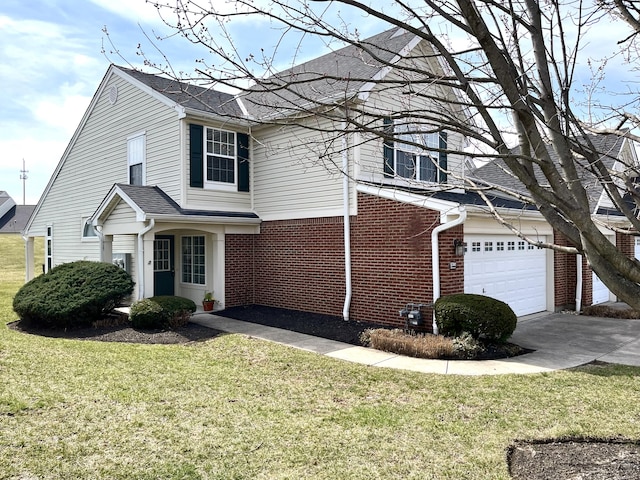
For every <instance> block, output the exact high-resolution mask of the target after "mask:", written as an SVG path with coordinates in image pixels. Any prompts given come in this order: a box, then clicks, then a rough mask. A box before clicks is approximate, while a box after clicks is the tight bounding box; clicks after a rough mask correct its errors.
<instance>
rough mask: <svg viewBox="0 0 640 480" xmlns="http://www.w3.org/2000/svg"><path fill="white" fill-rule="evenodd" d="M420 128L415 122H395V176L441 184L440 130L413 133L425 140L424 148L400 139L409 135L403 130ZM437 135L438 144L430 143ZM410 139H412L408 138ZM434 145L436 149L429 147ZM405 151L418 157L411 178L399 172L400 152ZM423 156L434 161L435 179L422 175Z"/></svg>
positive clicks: (429, 160)
mask: <svg viewBox="0 0 640 480" xmlns="http://www.w3.org/2000/svg"><path fill="white" fill-rule="evenodd" d="M418 128H419V126H418V125H416V124H414V123H410V122H409V123H407V122H402V123H399V122H398V121H396V122H394V124H393V129H394V141H393V171H394V177H396V178H401V179H406V180H409V181H416V182H421V183H425V184H431V185H437V184H439V181H438V179H439V177H440V164H439V162H440V158H439V155H438V151H437V149H438V148H439V142H440V135H439V134H438V132H431V133H413V134H411V135H412V136H420V137H421V140H423V142H424V143H425V145H424V147H423V148H419V147H417V146H415V145H409V144H406V143H403V142H401V141H399V140H400V139H402V137H403V136H407V135H406V134H403V131H407V130H409V131H411V130H417V129H418ZM434 137H435V140H436V142H437V143H436V145H435V146H433V145H428V143H429V140H433V138H434ZM407 140H410V139H407ZM415 143H419V142H415ZM430 146H431V147H433V148H435V150H431V149H430V148H429V147H430ZM399 151H400V152H404V153H408V154H410V155H415V156H416V157H417V160H416V164H415V178H409V177H405V176H402V175H399V174H398V173H397V172H398V171H399V168H398V152H399ZM423 157H424V158H426V159H427V161H428V162H431V163H433V168H434V169H435V176H436V179H435V180H423V179H422V178H419V177H420V173H421V171H422V168H421V167H422V162H423Z"/></svg>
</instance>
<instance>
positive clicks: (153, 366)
mask: <svg viewBox="0 0 640 480" xmlns="http://www.w3.org/2000/svg"><path fill="white" fill-rule="evenodd" d="M6 248H7V246H6V244H5V240H4V237H0V251H2V252H6V250H5V249H6ZM15 255H19V251H16V253H15ZM5 258H8V257H5ZM1 268H2V272H3V276H2V278H3V280H2V293H1V297H0V314H1V315H2V318H3V319H4V320H5V322H6V321H11V320H13V319H14V318H15V314H13V312H12V311H11V295H12V293H13V292H15V291H16V290H17V289H18V288H19V285H20V283H21V282H22V276H23V274H22V272H20V271H19V268H21V267H20V265H19V262H17V263H16V264H15V265H14V266H13V267H12V268H14V269H16V271H15V272H13V273H11V272H10V273H7V269H6V268H5V267H4V266H2V267H1ZM0 380H1V381H0V478H3V479H4V478H7V479H13V478H15V479H18V478H20V479H22V478H24V479H36V478H37V479H58V478H65V479H66V478H74V479H76V478H83V479H84V478H91V479H94V478H97V479H100V478H104V479H158V478H161V479H200V478H201V479H217V478H219V479H229V478H231V479H301V478H305V479H306V478H317V479H334V478H335V479H352V478H353V479H375V478H384V479H389V478H402V479H405V478H407V479H412V478H414V479H482V480H485V479H505V480H506V479H508V478H509V476H508V473H507V468H506V463H505V450H506V448H507V446H508V445H509V444H510V443H511V442H512V441H513V440H514V439H534V438H535V439H540V438H548V437H555V436H567V435H582V436H597V437H610V436H624V437H631V438H638V437H640V402H638V397H639V396H640V369H638V368H631V367H623V366H590V367H585V368H581V369H577V370H574V371H562V372H555V373H549V374H539V375H528V376H517V375H505V376H495V377H459V376H438V375H425V374H419V373H412V372H403V371H395V370H387V369H379V368H373V367H366V366H362V365H355V364H350V363H346V362H341V361H337V360H333V359H330V358H327V357H323V356H320V355H315V354H311V353H307V352H303V351H300V350H296V349H293V348H288V347H284V346H280V345H276V344H271V343H268V342H263V341H259V340H256V339H251V338H245V337H243V336H241V335H225V336H221V337H218V338H216V339H213V340H211V341H208V342H205V343H199V344H195V345H190V346H185V345H131V344H115V343H114V344H108V343H100V342H87V341H71V340H61V339H51V338H41V337H37V336H31V335H25V334H20V333H17V332H15V331H12V330H10V329H7V328H6V327H4V326H3V327H0Z"/></svg>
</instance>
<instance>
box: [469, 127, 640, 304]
mask: <svg viewBox="0 0 640 480" xmlns="http://www.w3.org/2000/svg"><path fill="white" fill-rule="evenodd" d="M589 141H590V142H591V144H592V145H593V147H594V148H595V149H596V150H597V151H598V152H601V159H602V162H603V164H604V166H605V167H606V168H607V169H608V170H609V171H617V172H620V173H626V174H627V175H631V176H634V177H635V176H636V174H635V173H633V171H634V169H635V168H636V167H637V166H638V164H639V163H638V158H637V153H636V149H635V146H634V143H633V142H632V141H631V140H629V139H628V138H625V137H622V136H617V135H612V134H602V135H590V136H589ZM547 148H548V151H549V154H550V156H551V159H552V160H558V156H557V154H556V153H555V152H554V150H553V148H552V146H551V145H549V146H548V147H547ZM534 171H535V174H536V178H537V179H538V183H539V184H540V185H545V184H546V179H545V178H544V175H543V174H542V172H541V171H540V169H539V168H537V167H536V168H535V170H534ZM629 171H631V173H628V172H629ZM468 175H469V176H470V177H473V178H474V179H475V180H476V182H481V183H482V182H484V183H485V184H486V185H489V186H491V185H493V186H500V187H502V188H503V189H506V190H508V191H511V192H515V193H523V194H527V192H526V188H525V187H524V185H523V184H522V183H521V182H520V181H519V180H518V179H517V178H516V177H515V176H514V175H513V174H511V173H510V172H508V170H507V169H506V167H505V165H504V162H502V161H501V160H496V161H493V162H490V163H488V164H486V165H484V166H482V167H480V168H477V169H475V170H474V171H473V172H470V173H468ZM581 180H582V183H583V185H584V187H585V189H586V192H587V197H588V201H589V208H590V210H591V212H592V215H593V216H594V218H598V219H599V220H601V222H600V224H601V225H605V224H608V225H612V226H614V227H617V228H622V229H624V228H626V229H628V228H629V227H630V226H631V225H630V222H629V221H628V220H627V219H626V218H625V217H624V216H623V215H622V214H621V213H620V212H618V211H617V209H616V208H614V205H613V203H612V202H611V199H610V198H609V197H608V196H607V194H606V192H605V191H604V189H603V187H602V184H601V183H600V182H599V181H598V179H597V178H596V177H595V176H594V175H593V174H592V173H590V172H588V171H587V170H582V174H581ZM498 195H505V194H500V193H498ZM506 196H507V197H508V195H506ZM600 229H601V231H602V232H603V233H604V234H605V236H606V237H607V238H608V239H609V241H610V242H611V243H613V244H614V245H616V246H617V247H618V248H619V249H620V250H621V251H622V252H624V253H626V254H627V255H628V256H630V257H636V258H640V238H638V237H635V236H631V235H625V234H621V233H616V232H614V231H613V230H610V229H607V228H605V227H604V226H601V227H600ZM553 241H554V242H555V243H556V244H557V245H564V246H571V244H570V243H569V242H568V240H567V238H566V237H564V236H563V235H562V234H561V233H559V232H554V236H553ZM483 248H484V246H483ZM553 269H554V272H553V273H554V279H555V281H554V296H555V302H554V303H555V308H556V309H561V308H571V309H573V308H576V305H578V306H579V307H584V306H589V305H594V304H600V303H605V302H608V301H615V300H616V297H615V296H614V295H613V294H612V293H611V292H610V291H609V289H608V288H607V286H606V285H605V284H604V283H602V281H601V280H600V279H599V278H598V276H597V275H596V274H595V273H593V272H592V271H591V268H590V267H589V265H588V264H587V262H586V261H583V259H582V256H580V255H571V254H566V253H561V252H555V253H554V263H553ZM465 291H473V288H472V287H471V286H469V285H467V284H465Z"/></svg>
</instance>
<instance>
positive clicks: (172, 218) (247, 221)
mask: <svg viewBox="0 0 640 480" xmlns="http://www.w3.org/2000/svg"><path fill="white" fill-rule="evenodd" d="M148 217H149V218H153V219H154V220H155V221H156V224H157V223H158V222H170V223H183V224H184V223H186V224H194V223H208V224H216V225H260V224H261V223H262V220H261V219H260V218H239V217H225V216H201V215H198V216H195V215H153V214H150V215H148Z"/></svg>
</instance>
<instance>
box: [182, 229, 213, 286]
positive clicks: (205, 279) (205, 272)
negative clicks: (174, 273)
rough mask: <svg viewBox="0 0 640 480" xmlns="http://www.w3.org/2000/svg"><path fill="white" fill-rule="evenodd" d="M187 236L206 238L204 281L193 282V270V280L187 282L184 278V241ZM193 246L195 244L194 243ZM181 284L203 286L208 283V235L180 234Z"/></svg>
mask: <svg viewBox="0 0 640 480" xmlns="http://www.w3.org/2000/svg"><path fill="white" fill-rule="evenodd" d="M186 237H189V238H192V239H193V238H194V237H202V238H204V283H193V271H191V280H192V281H191V282H185V281H184V280H183V273H184V253H182V249H183V247H184V245H183V242H184V239H185V238H186ZM192 246H193V244H192ZM180 284H181V285H189V286H194V287H202V286H206V285H207V236H206V235H197V234H194V235H181V236H180Z"/></svg>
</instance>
